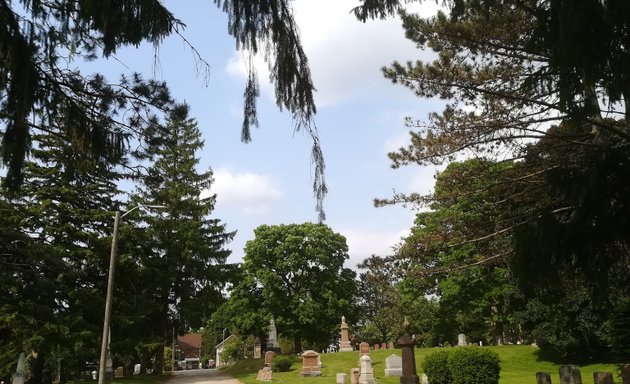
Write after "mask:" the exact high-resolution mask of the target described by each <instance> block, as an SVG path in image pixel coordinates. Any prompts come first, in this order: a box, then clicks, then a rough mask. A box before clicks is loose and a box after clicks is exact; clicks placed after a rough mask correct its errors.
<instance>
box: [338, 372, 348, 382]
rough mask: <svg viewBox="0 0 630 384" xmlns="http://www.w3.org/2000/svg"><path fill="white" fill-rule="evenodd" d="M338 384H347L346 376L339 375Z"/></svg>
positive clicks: (343, 374)
mask: <svg viewBox="0 0 630 384" xmlns="http://www.w3.org/2000/svg"><path fill="white" fill-rule="evenodd" d="M336 384H346V374H345V373H338V374H337V381H336Z"/></svg>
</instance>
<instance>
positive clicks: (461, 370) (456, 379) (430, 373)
mask: <svg viewBox="0 0 630 384" xmlns="http://www.w3.org/2000/svg"><path fill="white" fill-rule="evenodd" d="M422 370H423V372H424V373H425V374H426V375H427V377H428V378H429V383H431V384H498V383H499V374H500V373H501V364H500V361H499V355H498V354H497V353H495V352H492V351H490V350H488V349H483V348H479V347H458V348H449V349H448V350H441V351H438V352H435V353H432V354H430V355H427V357H425V358H424V361H423V362H422Z"/></svg>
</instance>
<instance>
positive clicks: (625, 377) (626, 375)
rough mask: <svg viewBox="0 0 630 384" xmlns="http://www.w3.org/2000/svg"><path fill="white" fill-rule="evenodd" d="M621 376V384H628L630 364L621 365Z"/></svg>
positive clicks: (629, 380)
mask: <svg viewBox="0 0 630 384" xmlns="http://www.w3.org/2000/svg"><path fill="white" fill-rule="evenodd" d="M621 378H622V379H623V384H630V364H624V365H622V366H621Z"/></svg>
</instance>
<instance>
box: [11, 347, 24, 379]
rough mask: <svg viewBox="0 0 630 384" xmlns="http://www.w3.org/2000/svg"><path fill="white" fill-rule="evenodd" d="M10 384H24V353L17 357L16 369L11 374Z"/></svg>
mask: <svg viewBox="0 0 630 384" xmlns="http://www.w3.org/2000/svg"><path fill="white" fill-rule="evenodd" d="M11 383H12V384H24V352H20V356H19V357H18V362H17V367H16V369H15V373H14V374H13V380H12V381H11Z"/></svg>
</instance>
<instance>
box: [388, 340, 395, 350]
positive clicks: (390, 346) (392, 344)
mask: <svg viewBox="0 0 630 384" xmlns="http://www.w3.org/2000/svg"><path fill="white" fill-rule="evenodd" d="M387 349H394V342H393V341H390V342H389V344H387Z"/></svg>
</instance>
